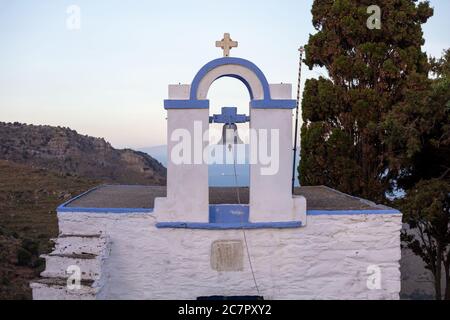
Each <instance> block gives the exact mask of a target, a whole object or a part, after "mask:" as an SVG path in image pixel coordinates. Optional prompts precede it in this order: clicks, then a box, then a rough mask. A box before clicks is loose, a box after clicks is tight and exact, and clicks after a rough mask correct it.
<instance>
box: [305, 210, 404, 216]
mask: <svg viewBox="0 0 450 320" xmlns="http://www.w3.org/2000/svg"><path fill="white" fill-rule="evenodd" d="M306 214H307V215H308V216H321V215H340V216H344V215H358V214H402V213H401V212H400V211H398V210H395V209H388V210H374V209H372V210H307V211H306Z"/></svg>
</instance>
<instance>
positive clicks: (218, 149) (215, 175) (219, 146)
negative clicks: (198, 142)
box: [207, 76, 251, 204]
mask: <svg viewBox="0 0 450 320" xmlns="http://www.w3.org/2000/svg"><path fill="white" fill-rule="evenodd" d="M207 98H208V100H209V117H210V124H209V132H210V135H209V143H210V147H211V148H213V150H214V151H212V152H215V159H218V158H219V157H218V156H217V155H218V154H221V155H222V157H221V158H222V160H223V163H212V164H209V165H208V183H209V188H211V187H223V188H226V189H224V192H223V193H222V194H223V198H221V199H219V198H217V199H216V198H210V204H218V203H227V204H235V203H241V204H248V194H249V190H248V188H249V185H250V166H249V128H250V122H249V120H250V117H249V116H250V100H251V94H250V92H249V90H248V88H247V87H246V86H245V85H244V84H243V82H242V80H241V79H239V78H236V77H227V76H223V77H220V78H218V79H217V80H215V81H214V82H213V83H212V84H211V85H210V87H209V89H208V93H207ZM236 187H237V188H239V191H240V194H239V199H238V195H237V190H236ZM210 194H211V193H210Z"/></svg>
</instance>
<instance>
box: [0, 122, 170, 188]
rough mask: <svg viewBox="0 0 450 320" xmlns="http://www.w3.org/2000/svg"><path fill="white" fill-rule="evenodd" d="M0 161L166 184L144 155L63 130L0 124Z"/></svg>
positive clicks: (101, 177)
mask: <svg viewBox="0 0 450 320" xmlns="http://www.w3.org/2000/svg"><path fill="white" fill-rule="evenodd" d="M0 159H4V160H10V161H13V162H16V163H20V164H25V165H30V166H32V167H37V168H43V169H47V170H51V171H54V172H58V173H63V174H70V175H78V176H82V177H89V178H91V179H97V180H100V181H103V182H111V183H123V184H147V185H149V184H154V185H164V184H165V183H166V168H165V167H164V166H163V165H162V164H161V163H160V162H159V161H157V160H155V159H154V158H152V157H151V156H149V155H148V154H146V153H144V152H139V151H134V150H131V149H123V150H119V149H115V148H113V147H112V146H111V145H110V144H109V143H108V142H106V141H105V140H104V139H102V138H94V137H90V136H87V135H80V134H78V133H77V132H76V131H75V130H71V129H69V128H63V127H53V126H47V125H27V124H22V123H18V122H14V123H5V122H0Z"/></svg>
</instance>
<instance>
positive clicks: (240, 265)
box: [211, 240, 244, 271]
mask: <svg viewBox="0 0 450 320" xmlns="http://www.w3.org/2000/svg"><path fill="white" fill-rule="evenodd" d="M211 268H212V269H213V270H216V271H242V270H244V248H243V243H242V241H241V240H217V241H214V242H213V243H212V244H211Z"/></svg>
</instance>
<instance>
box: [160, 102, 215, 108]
mask: <svg viewBox="0 0 450 320" xmlns="http://www.w3.org/2000/svg"><path fill="white" fill-rule="evenodd" d="M164 109H166V110H167V109H209V100H164Z"/></svg>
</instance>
